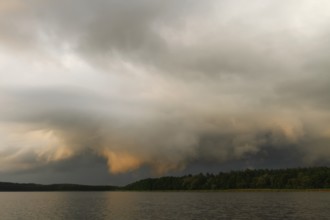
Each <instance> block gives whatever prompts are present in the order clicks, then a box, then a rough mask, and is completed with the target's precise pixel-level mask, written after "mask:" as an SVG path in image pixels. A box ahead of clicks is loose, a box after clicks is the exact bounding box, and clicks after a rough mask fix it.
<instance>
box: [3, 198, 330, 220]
mask: <svg viewBox="0 0 330 220" xmlns="http://www.w3.org/2000/svg"><path fill="white" fill-rule="evenodd" d="M0 219H1V220H2V219H42V220H45V219H70V220H71V219H79V220H81V219H91V220H92V219H114V220H129V219H143V220H146V219H156V220H158V219H180V220H186V219H187V220H188V219H189V220H190V219H196V220H202V219H212V220H213V219H318V220H320V219H330V193H329V192H1V193H0Z"/></svg>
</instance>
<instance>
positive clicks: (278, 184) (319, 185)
mask: <svg viewBox="0 0 330 220" xmlns="http://www.w3.org/2000/svg"><path fill="white" fill-rule="evenodd" d="M326 188H328V189H329V188H330V168H327V167H314V168H293V169H277V170H269V169H258V170H251V169H247V170H244V171H231V172H220V173H218V174H216V175H215V174H209V173H207V174H202V173H201V174H198V175H186V176H182V177H172V176H168V177H161V178H149V179H143V180H140V181H137V182H135V183H132V184H129V185H127V186H126V187H124V188H123V189H125V190H146V191H152V190H226V189H326Z"/></svg>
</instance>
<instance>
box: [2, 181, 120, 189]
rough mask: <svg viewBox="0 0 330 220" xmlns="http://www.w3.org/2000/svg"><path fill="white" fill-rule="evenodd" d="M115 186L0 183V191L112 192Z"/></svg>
mask: <svg viewBox="0 0 330 220" xmlns="http://www.w3.org/2000/svg"><path fill="white" fill-rule="evenodd" d="M117 189H118V187H116V186H88V185H77V184H51V185H42V184H34V183H8V182H0V191H114V190H117Z"/></svg>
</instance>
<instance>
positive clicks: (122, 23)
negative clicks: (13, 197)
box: [0, 0, 330, 175]
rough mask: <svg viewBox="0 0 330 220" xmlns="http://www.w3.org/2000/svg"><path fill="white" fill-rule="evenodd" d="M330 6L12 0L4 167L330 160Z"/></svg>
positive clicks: (4, 23)
mask: <svg viewBox="0 0 330 220" xmlns="http://www.w3.org/2000/svg"><path fill="white" fill-rule="evenodd" d="M329 8H330V4H329V3H328V2H327V1H318V2H311V1H307V0H306V1H297V0H290V1H271V0H267V1H265V0H262V1H261V0H253V1H249V3H247V2H246V1H243V0H242V1H241V0H238V1H235V2H233V1H227V0H222V1H212V0H208V1H203V2H201V1H180V2H178V1H160V0H159V1H158V0H156V1H155V0H137V1H128V0H127V1H126V0H125V1H119V0H111V1H103V0H96V1H87V0H86V1H85V0H83V1H81V0H79V1H77V0H66V1H64V0H59V1H50V0H27V1H21V0H15V1H10V3H8V1H5V0H0V16H1V19H0V21H1V22H0V28H1V33H0V106H1V108H0V139H1V142H0V165H1V166H0V172H2V173H6V174H7V173H12V172H18V171H22V170H23V171H24V172H29V170H30V171H31V172H32V170H34V171H33V172H36V171H35V170H38V169H40V168H42V167H47V166H48V167H49V166H56V164H67V166H78V167H79V166H80V165H79V164H80V163H78V162H77V161H79V158H83V157H84V156H82V155H93V156H91V157H92V158H94V157H96V158H98V157H99V158H104V160H105V161H107V162H105V161H104V163H107V165H108V169H109V171H110V173H112V174H120V173H125V172H129V173H132V172H133V173H134V172H136V173H138V171H139V170H141V169H145V168H148V169H149V168H150V169H151V173H152V174H158V175H159V174H165V173H167V172H173V171H181V172H185V169H188V170H189V169H190V168H191V167H194V164H208V163H214V164H217V166H218V167H219V169H221V167H222V166H225V164H227V165H228V164H233V165H232V167H235V165H234V164H235V163H242V161H245V162H244V165H243V166H245V167H256V168H258V167H261V168H262V167H285V166H292V165H299V166H304V165H318V164H329V162H330V161H329V159H328V158H329V156H330V148H329V143H330V142H329V141H330V127H329V124H330V123H329V122H330V112H329V110H328V109H329V104H328V103H330V102H329V101H330V95H329V94H330V89H329V88H330V85H329V84H330V78H329V74H328V71H329V64H328V60H329V58H330V54H329V50H328V49H329V44H328V41H329V40H328V39H329V33H330V32H329V28H328V27H330V26H329V23H330V22H329V21H330V19H329V15H328V11H329ZM68 161H76V162H72V163H69V162H68ZM91 161H94V160H91ZM91 163H92V162H91ZM97 163H99V162H97ZM74 164H76V165H74ZM91 166H93V164H91ZM189 167H190V168H189ZM191 169H193V168H191ZM93 172H94V171H93ZM40 175H42V172H41V171H40ZM79 175H81V174H79Z"/></svg>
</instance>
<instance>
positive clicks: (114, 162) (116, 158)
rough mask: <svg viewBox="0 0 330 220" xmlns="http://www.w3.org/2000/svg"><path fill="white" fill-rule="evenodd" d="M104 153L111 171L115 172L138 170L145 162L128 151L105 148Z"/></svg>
mask: <svg viewBox="0 0 330 220" xmlns="http://www.w3.org/2000/svg"><path fill="white" fill-rule="evenodd" d="M102 155H103V156H104V157H105V158H106V159H107V161H108V167H109V171H110V172H111V173H114V174H118V173H124V172H128V171H132V170H136V169H138V168H139V167H140V166H141V165H142V163H143V162H142V160H141V159H140V158H138V157H136V156H134V155H132V154H129V153H126V152H114V151H111V150H108V149H104V150H103V152H102Z"/></svg>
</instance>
